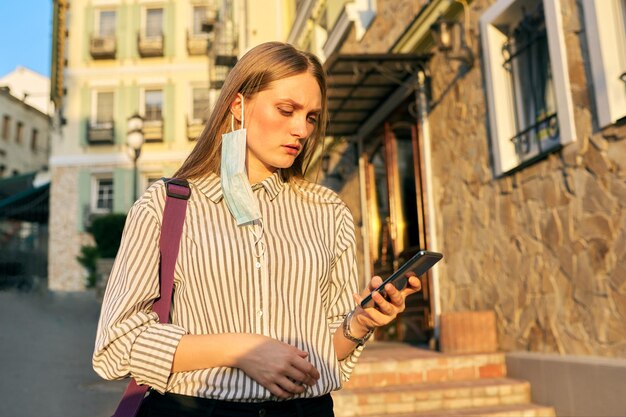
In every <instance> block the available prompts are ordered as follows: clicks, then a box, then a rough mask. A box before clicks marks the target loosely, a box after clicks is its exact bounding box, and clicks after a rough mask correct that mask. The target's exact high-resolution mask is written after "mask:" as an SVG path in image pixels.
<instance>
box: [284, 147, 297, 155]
mask: <svg viewBox="0 0 626 417" xmlns="http://www.w3.org/2000/svg"><path fill="white" fill-rule="evenodd" d="M283 148H284V149H285V151H286V152H287V153H288V154H289V155H294V156H295V155H298V154H299V153H300V146H299V145H283Z"/></svg>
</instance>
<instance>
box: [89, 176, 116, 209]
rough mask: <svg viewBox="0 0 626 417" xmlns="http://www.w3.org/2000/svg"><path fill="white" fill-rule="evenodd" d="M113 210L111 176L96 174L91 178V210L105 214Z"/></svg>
mask: <svg viewBox="0 0 626 417" xmlns="http://www.w3.org/2000/svg"><path fill="white" fill-rule="evenodd" d="M112 211H113V178H112V177H111V176H96V177H93V180H92V193H91V212H92V213H99V214H106V213H111V212H112Z"/></svg>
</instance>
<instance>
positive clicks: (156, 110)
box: [143, 89, 163, 142]
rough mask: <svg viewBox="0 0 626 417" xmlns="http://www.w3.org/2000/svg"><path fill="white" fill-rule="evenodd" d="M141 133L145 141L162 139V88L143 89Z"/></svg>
mask: <svg viewBox="0 0 626 417" xmlns="http://www.w3.org/2000/svg"><path fill="white" fill-rule="evenodd" d="M143 117H144V126H143V133H144V138H145V140H146V142H160V141H162V140H163V90H161V89H151V90H145V91H144V106H143Z"/></svg>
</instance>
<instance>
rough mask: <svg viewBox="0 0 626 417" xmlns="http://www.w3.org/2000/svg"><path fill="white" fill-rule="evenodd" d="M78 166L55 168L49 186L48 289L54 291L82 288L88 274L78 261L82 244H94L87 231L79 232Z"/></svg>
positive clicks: (79, 289) (80, 289) (78, 289)
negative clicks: (50, 185)
mask: <svg viewBox="0 0 626 417" xmlns="http://www.w3.org/2000/svg"><path fill="white" fill-rule="evenodd" d="M78 171H79V169H78V168H74V167H63V168H60V167H53V168H52V170H51V174H52V180H51V184H52V187H51V189H50V229H49V230H50V242H49V251H48V288H49V289H50V290H52V291H82V290H84V289H85V285H86V276H87V273H86V271H85V269H84V268H83V267H82V266H81V265H80V264H79V263H78V261H76V257H77V256H78V255H79V254H80V247H81V246H83V245H92V244H93V240H92V238H91V236H90V235H88V234H86V233H78V226H77V221H78V220H77V218H78V213H77V210H78V203H77V201H78Z"/></svg>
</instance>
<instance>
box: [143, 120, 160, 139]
mask: <svg viewBox="0 0 626 417" xmlns="http://www.w3.org/2000/svg"><path fill="white" fill-rule="evenodd" d="M143 137H144V140H145V141H146V142H163V120H146V121H144V122H143Z"/></svg>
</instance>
